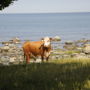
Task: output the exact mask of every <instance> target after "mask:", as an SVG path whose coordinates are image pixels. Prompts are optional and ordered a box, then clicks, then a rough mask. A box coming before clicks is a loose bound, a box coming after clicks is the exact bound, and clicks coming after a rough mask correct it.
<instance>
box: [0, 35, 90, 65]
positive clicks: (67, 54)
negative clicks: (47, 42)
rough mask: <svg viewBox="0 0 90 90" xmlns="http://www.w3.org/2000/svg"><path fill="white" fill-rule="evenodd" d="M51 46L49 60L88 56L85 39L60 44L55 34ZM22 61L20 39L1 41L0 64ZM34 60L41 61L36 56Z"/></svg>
mask: <svg viewBox="0 0 90 90" xmlns="http://www.w3.org/2000/svg"><path fill="white" fill-rule="evenodd" d="M52 47H53V50H52V53H51V56H50V60H59V59H64V58H77V59H84V58H85V59H86V58H90V40H87V39H81V40H77V41H66V42H64V44H63V45H61V38H60V37H59V36H55V37H54V38H53V41H52ZM24 61H25V60H24V56H23V50H22V41H21V40H20V39H19V38H13V39H11V40H9V41H6V42H1V47H0V65H10V64H21V63H23V62H24ZM31 62H34V60H33V59H32V60H31ZM36 62H41V60H40V58H38V59H37V60H36Z"/></svg>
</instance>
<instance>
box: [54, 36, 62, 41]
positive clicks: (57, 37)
mask: <svg viewBox="0 0 90 90" xmlns="http://www.w3.org/2000/svg"><path fill="white" fill-rule="evenodd" d="M53 41H61V38H60V37H59V36H55V37H54V38H53Z"/></svg>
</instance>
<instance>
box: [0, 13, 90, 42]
mask: <svg viewBox="0 0 90 90" xmlns="http://www.w3.org/2000/svg"><path fill="white" fill-rule="evenodd" d="M45 36H50V37H54V36H60V37H61V38H62V40H63V41H65V40H79V39H82V38H86V39H90V13H61V14H60V13H57V14H0V41H5V40H9V39H11V38H13V37H19V38H20V39H21V40H26V39H29V40H39V39H40V38H42V37H45Z"/></svg>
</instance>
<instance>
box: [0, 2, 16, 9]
mask: <svg viewBox="0 0 90 90" xmlns="http://www.w3.org/2000/svg"><path fill="white" fill-rule="evenodd" d="M14 1H17V0H0V10H2V9H4V8H6V7H8V6H9V5H10V4H12V3H13V2H14Z"/></svg>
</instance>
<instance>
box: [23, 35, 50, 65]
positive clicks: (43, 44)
mask: <svg viewBox="0 0 90 90" xmlns="http://www.w3.org/2000/svg"><path fill="white" fill-rule="evenodd" d="M23 51H24V57H25V58H26V63H29V61H30V57H31V56H34V57H37V56H41V59H42V61H43V60H44V58H46V60H47V61H48V59H49V56H50V52H51V38H49V37H45V38H43V39H42V40H41V41H32V42H25V43H24V44H23Z"/></svg>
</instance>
